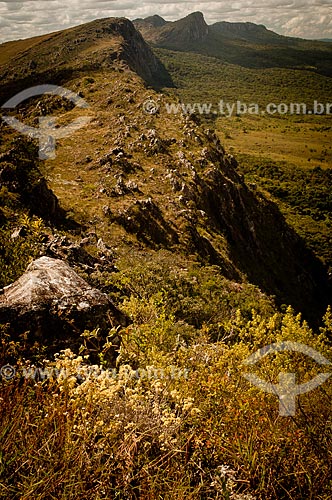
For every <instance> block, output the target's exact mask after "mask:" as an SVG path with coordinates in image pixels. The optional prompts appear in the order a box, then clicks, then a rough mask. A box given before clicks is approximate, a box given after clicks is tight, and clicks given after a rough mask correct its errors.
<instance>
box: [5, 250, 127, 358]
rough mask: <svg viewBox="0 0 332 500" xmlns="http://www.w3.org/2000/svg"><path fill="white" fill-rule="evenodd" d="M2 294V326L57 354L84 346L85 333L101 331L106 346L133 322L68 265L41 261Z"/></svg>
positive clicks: (53, 260) (31, 265) (34, 263)
mask: <svg viewBox="0 0 332 500" xmlns="http://www.w3.org/2000/svg"><path fill="white" fill-rule="evenodd" d="M0 293H1V295H0V323H9V324H10V330H11V332H12V334H13V337H14V338H16V337H18V335H19V334H21V333H24V332H29V333H28V334H29V340H31V341H37V342H39V343H40V344H41V345H43V346H47V347H49V350H50V351H51V352H55V351H58V350H60V349H64V348H66V347H70V348H71V349H74V350H75V349H77V348H78V347H79V345H80V344H82V339H81V338H80V334H81V333H83V331H84V330H85V329H90V330H92V329H96V328H99V329H100V331H99V334H100V339H99V340H100V341H101V342H102V340H103V339H105V338H106V335H107V334H108V331H109V330H110V328H111V327H113V326H117V325H119V324H123V325H125V324H126V323H127V319H126V317H125V316H124V315H123V314H122V313H121V312H120V311H119V310H118V309H117V308H116V307H115V306H114V305H113V303H112V302H111V301H110V299H109V298H108V296H107V295H106V294H104V293H102V292H100V291H99V290H97V289H96V288H92V287H91V286H90V285H89V284H88V283H87V282H86V281H85V280H84V279H83V278H81V277H80V276H79V275H78V274H76V273H75V271H73V270H72V269H71V268H70V267H69V266H68V265H67V264H66V263H65V262H63V261H61V260H57V259H52V258H50V257H41V258H39V259H37V260H35V261H34V262H32V263H31V264H30V265H29V266H28V268H27V270H26V272H25V273H24V274H23V275H22V276H21V277H20V278H19V279H18V280H17V281H16V282H15V283H13V284H11V285H9V286H7V287H5V288H4V289H3V290H2V291H1V292H0Z"/></svg>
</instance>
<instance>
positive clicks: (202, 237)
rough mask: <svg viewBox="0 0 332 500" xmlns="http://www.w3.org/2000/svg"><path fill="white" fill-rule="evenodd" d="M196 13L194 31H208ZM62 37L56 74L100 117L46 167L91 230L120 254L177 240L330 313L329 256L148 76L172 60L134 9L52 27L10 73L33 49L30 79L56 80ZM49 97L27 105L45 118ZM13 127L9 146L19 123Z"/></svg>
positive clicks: (26, 116)
mask: <svg viewBox="0 0 332 500" xmlns="http://www.w3.org/2000/svg"><path fill="white" fill-rule="evenodd" d="M196 21H197V16H194V23H193V24H191V26H194V27H195V29H193V30H189V31H187V32H186V36H189V37H194V38H196V37H197V36H201V34H202V33H203V32H201V31H200V30H199V29H198V30H197V24H196ZM199 22H200V23H201V19H200V21H199ZM199 26H200V24H199ZM78 34H79V36H80V38H78ZM73 35H74V36H73ZM54 37H55V38H54ZM75 40H79V42H75ZM59 41H60V42H61V46H58V52H59V58H58V64H56V63H55V59H53V62H52V64H53V70H52V73H51V75H52V78H54V79H55V80H53V81H55V82H58V81H61V83H62V85H65V86H66V87H67V88H69V89H71V90H72V91H74V92H80V95H82V96H83V97H84V98H85V99H86V101H87V102H88V104H89V106H90V110H89V113H90V116H91V118H92V120H91V122H90V124H89V126H88V128H86V127H85V128H82V129H80V130H78V131H77V132H75V133H73V135H72V136H70V137H68V138H65V139H61V140H58V141H57V156H56V158H55V159H52V160H51V159H49V160H46V161H45V162H43V163H41V162H40V163H41V165H40V168H41V169H42V170H43V172H44V173H45V174H46V175H47V180H48V182H49V184H50V186H51V188H52V190H53V191H54V193H55V194H56V195H57V197H58V198H59V200H60V204H61V206H63V207H64V208H65V209H66V210H68V211H69V210H70V211H71V216H72V217H74V218H75V219H76V221H77V222H79V223H80V224H81V227H82V231H84V234H87V233H89V231H92V230H93V232H94V234H96V235H98V237H102V239H103V241H105V243H106V245H108V246H110V247H112V248H115V249H116V251H117V252H118V253H120V254H127V255H129V256H130V255H131V254H133V255H135V253H141V254H146V253H148V254H149V253H151V252H155V251H158V250H160V249H168V250H169V251H171V252H174V253H179V254H181V255H183V256H184V257H186V258H188V259H196V260H198V261H200V262H201V263H209V264H214V265H217V266H219V267H220V269H221V270H222V272H223V274H224V276H226V277H227V278H229V279H231V280H236V281H238V282H243V283H245V282H248V281H249V282H252V283H254V284H257V285H258V286H260V287H261V288H262V289H263V290H264V291H265V292H267V293H269V294H274V295H276V297H277V300H278V302H279V303H291V304H292V305H293V306H294V307H295V308H296V309H297V310H299V311H303V312H304V314H305V316H306V317H308V318H310V319H315V318H317V317H319V316H320V315H321V313H322V312H323V311H324V309H325V306H326V304H327V302H328V300H329V295H328V293H329V292H328V282H327V276H326V272H325V270H324V268H323V266H322V265H321V264H320V262H319V261H318V260H317V259H315V258H314V256H313V255H312V254H311V253H310V252H309V251H308V250H307V249H306V248H305V246H304V244H303V242H302V240H301V239H300V238H299V237H298V236H297V235H296V234H295V232H294V231H292V230H291V229H290V228H289V227H288V226H287V224H286V223H285V220H284V218H283V217H282V216H281V214H280V213H279V211H278V209H277V208H276V206H275V205H274V204H273V203H271V202H270V201H268V200H267V199H265V198H264V197H263V196H262V195H260V194H258V193H257V192H256V191H255V190H252V189H250V188H249V187H248V186H246V184H245V183H244V181H243V179H242V177H241V176H240V175H239V174H238V173H237V171H236V161H235V160H234V159H233V158H232V157H230V156H228V155H227V154H226V153H225V151H224V149H223V147H222V145H221V144H220V141H219V140H218V139H217V137H216V136H215V134H214V133H213V132H212V131H211V130H209V129H207V130H204V129H202V128H201V127H200V125H199V124H198V123H197V122H196V119H195V118H194V117H192V118H191V117H188V116H183V115H182V114H171V113H167V111H166V104H167V103H169V102H170V101H172V99H173V98H171V97H169V96H166V95H162V94H158V93H156V92H155V91H153V90H151V89H148V88H147V87H146V82H144V81H143V80H142V79H141V76H142V75H145V76H146V79H147V80H148V81H149V78H150V77H151V75H153V74H154V69H155V68H157V67H160V63H159V62H158V61H157V60H156V59H155V57H154V56H153V55H152V53H151V51H150V49H149V48H148V47H147V45H146V44H145V43H144V41H143V40H142V38H141V36H140V35H138V34H136V31H135V29H134V27H133V26H132V24H131V23H130V22H129V21H126V20H123V19H108V20H102V21H96V22H94V23H89V24H87V25H85V26H81V27H79V28H77V29H75V30H74V31H71V30H67V31H64V32H61V33H58V34H56V35H53V36H51V37H50V40H49V42H47V41H44V42H42V43H41V44H40V46H39V50H38V45H35V46H34V47H33V48H30V49H28V51H27V53H26V54H21V55H18V56H17V57H16V58H15V59H14V60H13V62H12V64H11V66H9V65H8V66H7V68H8V70H7V71H8V73H7V76H6V79H7V83H8V82H9V81H10V79H11V78H13V75H14V74H15V73H16V74H19V75H24V71H23V70H22V66H24V64H25V65H26V64H27V61H29V60H31V57H32V56H33V57H34V59H33V60H35V59H36V66H34V67H33V68H31V70H30V73H29V78H28V77H27V78H28V80H27V79H26V78H23V77H22V80H21V81H20V85H21V86H22V84H23V83H26V82H27V81H29V82H31V79H32V80H37V79H38V83H39V84H42V83H46V82H47V83H49V82H50V73H48V71H46V69H47V68H48V67H50V65H51V63H50V62H49V61H48V60H47V58H46V55H49V54H51V51H52V50H54V48H55V45H56V42H57V43H59ZM63 43H65V45H62V44H63ZM105 45H106V47H105ZM61 54H62V55H61ZM114 54H115V55H116V56H114ZM110 61H111V62H110ZM9 67H10V73H9ZM24 67H25V68H26V66H24ZM135 71H136V72H135ZM139 75H140V76H139ZM4 89H5V90H6V91H7V92H8V87H7V89H6V86H4V87H2V92H3V91H4ZM12 94H13V90H12V91H11V94H10V95H12ZM7 97H8V95H7ZM52 99H53V98H52V97H51V96H45V97H44V98H42V99H39V101H41V102H42V103H44V106H45V108H47V109H48V114H55V115H56V116H57V118H58V120H59V123H60V124H61V123H63V122H65V121H70V119H71V118H72V117H73V116H76V115H75V113H76V112H77V110H75V109H74V110H73V109H66V108H65V107H64V106H60V105H59V103H58V104H57V106H54V104H52ZM151 103H152V104H153V109H154V112H152V113H151V106H150V104H151ZM37 104H38V102H37V100H36V99H33V100H31V101H27V103H26V104H25V105H21V107H20V114H21V115H20V116H21V119H22V117H23V120H25V121H26V122H27V123H35V121H36V119H37V118H38V116H39V110H40V104H38V105H37ZM147 104H148V106H147ZM2 128H3V132H4V135H3V137H4V138H6V137H8V140H7V141H6V140H4V141H3V143H2V144H1V149H2V150H3V151H5V150H6V148H7V147H8V142H9V141H10V139H11V137H12V136H13V132H12V131H11V130H10V129H9V127H8V126H6V125H3V127H2ZM2 168H3V167H2ZM5 208H6V210H9V208H8V206H7V207H5Z"/></svg>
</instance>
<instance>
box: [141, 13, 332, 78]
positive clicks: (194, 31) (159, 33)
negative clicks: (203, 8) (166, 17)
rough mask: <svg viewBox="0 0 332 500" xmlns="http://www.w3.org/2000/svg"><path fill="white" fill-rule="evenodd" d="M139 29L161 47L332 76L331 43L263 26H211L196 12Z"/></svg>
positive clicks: (252, 64)
mask: <svg viewBox="0 0 332 500" xmlns="http://www.w3.org/2000/svg"><path fill="white" fill-rule="evenodd" d="M134 23H135V21H134ZM136 27H137V29H139V30H140V31H141V32H142V34H143V36H144V37H145V39H146V40H147V41H149V42H150V43H153V44H154V45H156V46H157V47H163V48H167V49H171V50H181V51H191V52H198V53H201V54H204V55H209V56H213V57H217V58H219V59H221V60H222V61H225V62H229V63H232V64H238V65H240V66H245V67H249V68H273V67H285V68H296V69H310V70H312V71H316V72H318V73H321V74H324V75H327V76H331V75H332V70H331V67H332V64H331V63H332V47H331V45H330V44H329V43H324V42H320V41H312V40H302V39H300V38H292V37H286V36H282V35H278V34H277V33H274V32H273V31H271V30H268V29H266V27H265V26H263V25H256V24H254V23H229V22H217V23H215V24H212V25H210V26H208V25H207V24H206V23H205V20H204V17H203V14H202V13H200V12H195V13H193V14H190V15H189V16H187V17H185V18H183V19H180V20H178V21H175V22H168V23H166V24H164V25H162V26H157V25H156V24H154V25H152V24H151V22H150V21H147V22H146V23H145V20H144V21H142V20H140V21H139V23H136Z"/></svg>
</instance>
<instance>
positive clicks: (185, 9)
mask: <svg viewBox="0 0 332 500" xmlns="http://www.w3.org/2000/svg"><path fill="white" fill-rule="evenodd" d="M194 11H200V12H203V14H204V17H205V20H206V22H207V23H208V24H212V23H214V22H217V21H230V22H245V21H250V22H254V23H257V24H264V25H265V26H266V27H267V28H269V29H272V30H273V31H276V32H277V33H280V34H282V35H288V36H296V37H302V38H331V39H332V0H236V1H234V2H232V1H227V0H221V1H206V0H200V1H198V2H195V1H191V2H188V1H185V0H163V1H162V0H149V1H147V2H144V1H137V0H121V1H118V0H67V1H61V0H21V1H20V0H18V1H16V0H0V42H4V41H6V40H17V39H19V38H28V37H31V36H35V35H41V34H44V33H50V32H52V31H57V30H61V29H65V28H69V27H70V26H75V25H78V24H83V23H84V22H88V21H91V20H93V19H100V18H103V17H127V18H129V19H135V18H137V17H147V16H150V15H153V14H159V15H160V16H162V17H163V18H164V19H166V20H168V21H174V20H176V19H180V18H181V17H185V16H186V15H188V14H190V13H191V12H194Z"/></svg>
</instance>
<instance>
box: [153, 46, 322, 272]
mask: <svg viewBox="0 0 332 500" xmlns="http://www.w3.org/2000/svg"><path fill="white" fill-rule="evenodd" d="M155 51H156V53H157V54H158V56H159V57H160V58H161V60H162V61H163V62H164V64H165V66H166V68H167V69H168V70H169V72H170V73H171V75H172V77H173V79H174V82H175V84H176V86H177V89H176V94H177V96H178V98H179V99H180V101H181V102H183V103H195V102H198V103H204V102H207V103H212V104H213V108H212V109H218V107H217V106H218V103H219V101H220V100H223V101H224V102H225V103H227V102H228V103H230V104H233V103H236V102H237V101H240V102H242V103H245V104H247V105H249V104H250V103H257V104H258V105H259V106H260V109H264V108H265V107H266V105H267V104H269V103H276V104H279V103H282V102H283V103H286V104H290V103H304V104H306V106H307V109H309V110H311V109H312V106H313V103H314V101H315V100H316V101H318V102H321V103H324V104H326V103H329V102H330V100H331V95H332V79H331V78H328V77H324V76H322V75H317V74H313V73H312V72H309V71H304V70H301V71H300V70H291V69H285V68H272V69H259V70H258V69H249V68H243V67H239V66H235V65H230V64H224V63H222V62H220V61H219V60H217V59H215V58H212V57H207V56H203V55H200V54H193V53H189V52H188V53H186V52H174V51H169V50H166V49H155ZM201 119H202V121H204V122H205V121H206V122H207V123H209V122H210V124H211V125H212V126H214V127H215V129H216V131H217V133H218V135H219V137H220V139H221V142H222V144H224V146H225V148H226V151H228V152H230V153H232V154H233V155H234V156H235V157H236V159H237V160H238V162H239V166H238V168H239V170H240V171H241V172H242V173H243V174H244V175H245V179H246V180H247V181H248V182H252V183H255V185H256V186H257V187H258V188H260V189H262V190H263V191H264V193H265V194H270V195H271V197H272V198H273V200H274V201H276V203H277V204H278V206H279V208H280V209H281V211H282V212H283V214H284V215H285V217H286V219H287V222H288V223H289V224H290V225H291V226H293V227H294V229H295V230H296V231H297V232H298V233H299V234H300V235H301V236H302V237H304V239H305V241H306V242H307V244H308V246H309V247H310V248H311V249H312V250H314V252H315V254H316V255H317V256H319V257H320V258H321V259H322V260H323V261H324V262H325V264H327V265H328V266H331V262H332V253H331V252H332V245H331V218H330V217H331V195H330V191H331V164H332V146H331V138H332V134H331V130H332V129H331V116H328V115H316V116H314V115H298V116H297V115H292V116H291V115H278V114H276V115H273V116H272V115H271V116H267V115H265V116H262V115H248V114H247V115H246V114H243V115H238V116H236V115H233V116H231V117H221V116H219V115H218V114H217V115H207V116H204V115H201Z"/></svg>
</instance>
